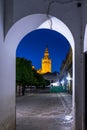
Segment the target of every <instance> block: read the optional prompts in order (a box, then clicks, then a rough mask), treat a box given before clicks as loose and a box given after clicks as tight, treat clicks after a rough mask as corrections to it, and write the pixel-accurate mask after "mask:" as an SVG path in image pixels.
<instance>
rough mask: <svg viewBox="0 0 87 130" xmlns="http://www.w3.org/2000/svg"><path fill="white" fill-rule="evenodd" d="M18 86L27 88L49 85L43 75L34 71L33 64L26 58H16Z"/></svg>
mask: <svg viewBox="0 0 87 130" xmlns="http://www.w3.org/2000/svg"><path fill="white" fill-rule="evenodd" d="M16 84H17V85H22V86H23V85H27V86H30V85H31V86H32V85H34V86H36V87H37V86H43V87H44V86H46V85H48V84H49V81H48V80H45V79H44V78H43V76H42V75H40V74H38V73H37V71H36V70H35V69H32V62H31V61H30V60H26V59H24V58H19V57H17V58H16Z"/></svg>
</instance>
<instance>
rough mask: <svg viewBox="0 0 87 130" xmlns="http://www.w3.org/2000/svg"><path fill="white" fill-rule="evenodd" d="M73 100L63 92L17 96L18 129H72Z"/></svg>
mask: <svg viewBox="0 0 87 130" xmlns="http://www.w3.org/2000/svg"><path fill="white" fill-rule="evenodd" d="M71 102H72V99H71V95H68V94H63V93H61V94H50V93H46V94H30V95H26V96H24V97H22V96H21V97H17V105H16V114H17V116H16V118H17V119H16V130H71V127H72V114H71V108H72V105H71Z"/></svg>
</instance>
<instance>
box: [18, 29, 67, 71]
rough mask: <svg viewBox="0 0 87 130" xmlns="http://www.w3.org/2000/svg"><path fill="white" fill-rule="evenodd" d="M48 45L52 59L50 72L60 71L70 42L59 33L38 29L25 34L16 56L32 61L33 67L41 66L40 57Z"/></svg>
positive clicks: (38, 67)
mask: <svg viewBox="0 0 87 130" xmlns="http://www.w3.org/2000/svg"><path fill="white" fill-rule="evenodd" d="M46 47H48V51H49V57H50V58H51V60H52V72H54V71H57V72H60V66H61V64H62V61H63V60H64V59H65V57H66V55H67V53H68V51H69V48H70V44H69V42H68V41H67V40H66V38H65V37H64V36H63V35H61V34H60V33H58V32H56V31H53V30H49V29H38V30H35V31H33V32H31V33H29V34H27V35H26V36H25V37H24V38H23V39H22V40H21V42H20V44H19V45H18V48H17V51H16V57H24V58H26V59H28V60H31V61H32V65H34V66H35V69H40V68H41V59H42V58H43V56H44V51H45V48H46Z"/></svg>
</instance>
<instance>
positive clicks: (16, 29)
mask: <svg viewBox="0 0 87 130" xmlns="http://www.w3.org/2000/svg"><path fill="white" fill-rule="evenodd" d="M50 19H51V21H50V20H49V19H48V17H47V15H45V14H33V15H30V16H26V17H24V18H22V19H21V20H19V21H18V22H16V23H15V24H14V25H13V26H12V27H11V29H10V30H9V31H8V33H7V35H6V38H5V44H4V49H5V52H6V53H5V59H8V62H7V61H6V60H4V64H7V70H6V69H5V72H4V73H5V78H6V79H7V82H6V85H8V86H9V87H8V88H11V87H13V93H15V59H16V49H17V46H18V44H19V43H20V41H21V40H22V38H23V37H24V36H25V35H27V34H28V33H29V32H32V31H34V30H36V29H40V28H41V29H43V28H44V29H45V28H47V29H50V22H52V29H53V30H54V31H57V32H59V33H61V34H62V35H63V36H64V37H66V39H67V40H68V41H69V43H70V45H71V47H72V50H73V77H72V79H73V110H74V107H75V88H74V87H75V43H74V38H73V35H72V33H71V31H70V30H69V28H68V27H67V26H66V25H65V24H64V23H63V22H62V21H60V20H59V19H57V18H55V17H52V16H50ZM9 72H10V73H9ZM8 75H9V76H8Z"/></svg>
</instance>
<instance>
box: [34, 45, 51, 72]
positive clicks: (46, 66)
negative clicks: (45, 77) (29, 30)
mask: <svg viewBox="0 0 87 130" xmlns="http://www.w3.org/2000/svg"><path fill="white" fill-rule="evenodd" d="M37 72H38V73H40V74H45V73H47V72H51V59H50V58H49V52H48V48H47V47H46V49H45V52H44V57H43V58H42V66H41V69H40V70H37Z"/></svg>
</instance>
